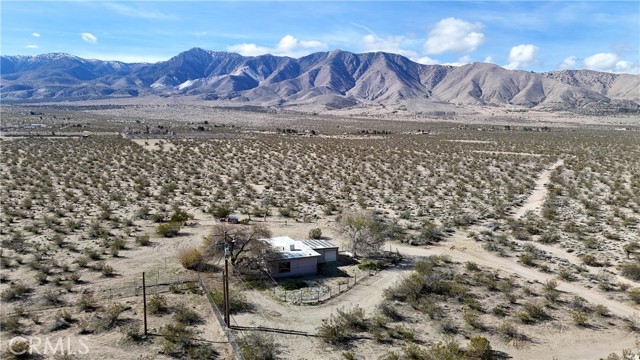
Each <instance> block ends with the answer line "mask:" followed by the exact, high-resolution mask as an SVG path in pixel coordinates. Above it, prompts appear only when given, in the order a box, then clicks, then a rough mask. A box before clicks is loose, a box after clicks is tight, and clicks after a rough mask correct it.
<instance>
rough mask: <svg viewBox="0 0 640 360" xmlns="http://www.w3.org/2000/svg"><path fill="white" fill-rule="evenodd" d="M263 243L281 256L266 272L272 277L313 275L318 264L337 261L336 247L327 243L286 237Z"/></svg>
mask: <svg viewBox="0 0 640 360" xmlns="http://www.w3.org/2000/svg"><path fill="white" fill-rule="evenodd" d="M263 241H264V242H266V243H268V244H269V245H271V247H273V248H274V249H275V250H277V251H278V252H279V253H280V255H281V259H280V260H276V261H272V262H271V263H270V265H269V269H268V270H269V273H270V274H271V276H273V277H286V276H303V275H314V274H316V273H317V272H318V264H322V263H325V262H335V261H337V260H338V247H337V246H335V245H333V244H331V243H330V242H328V241H324V240H320V241H318V240H307V241H297V240H293V239H292V238H290V237H288V236H280V237H274V238H271V239H263Z"/></svg>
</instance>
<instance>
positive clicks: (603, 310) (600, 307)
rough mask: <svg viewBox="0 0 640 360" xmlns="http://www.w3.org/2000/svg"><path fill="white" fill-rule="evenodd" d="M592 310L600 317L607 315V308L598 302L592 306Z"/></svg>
mask: <svg viewBox="0 0 640 360" xmlns="http://www.w3.org/2000/svg"><path fill="white" fill-rule="evenodd" d="M593 312H595V313H596V314H598V316H602V317H606V316H609V308H608V307H606V306H605V305H602V304H598V305H596V306H594V307H593Z"/></svg>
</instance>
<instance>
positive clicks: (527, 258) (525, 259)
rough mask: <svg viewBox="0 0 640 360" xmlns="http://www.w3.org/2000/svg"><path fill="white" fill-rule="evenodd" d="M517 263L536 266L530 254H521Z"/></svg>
mask: <svg viewBox="0 0 640 360" xmlns="http://www.w3.org/2000/svg"><path fill="white" fill-rule="evenodd" d="M518 261H519V262H520V263H522V265H526V266H536V263H535V261H534V257H533V255H531V254H522V255H520V256H518Z"/></svg>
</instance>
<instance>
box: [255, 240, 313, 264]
mask: <svg viewBox="0 0 640 360" xmlns="http://www.w3.org/2000/svg"><path fill="white" fill-rule="evenodd" d="M263 241H265V242H267V243H268V244H270V245H271V246H272V247H273V248H275V249H277V250H278V251H280V254H281V255H282V258H283V259H300V258H306V257H317V256H320V254H319V253H317V252H316V251H314V250H313V249H312V248H311V247H309V246H308V245H306V244H304V242H302V241H296V240H293V239H292V238H290V237H288V236H280V237H274V238H271V239H263ZM292 245H293V250H291V246H292Z"/></svg>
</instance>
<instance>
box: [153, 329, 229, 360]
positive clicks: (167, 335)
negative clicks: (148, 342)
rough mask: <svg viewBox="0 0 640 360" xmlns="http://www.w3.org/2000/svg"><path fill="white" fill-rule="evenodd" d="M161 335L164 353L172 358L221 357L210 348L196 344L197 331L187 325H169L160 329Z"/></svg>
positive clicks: (203, 359)
mask: <svg viewBox="0 0 640 360" xmlns="http://www.w3.org/2000/svg"><path fill="white" fill-rule="evenodd" d="M160 335H161V336H162V337H163V342H162V353H164V354H167V355H170V356H172V357H175V358H182V359H184V358H187V359H194V360H195V359H198V360H199V359H202V360H205V359H216V358H218V356H219V354H218V353H217V351H216V350H215V349H213V348H211V347H210V346H208V345H206V344H198V343H196V341H195V337H196V335H197V334H196V331H195V330H192V329H190V328H188V327H187V326H186V325H185V324H181V323H177V324H167V325H165V326H163V327H161V328H160Z"/></svg>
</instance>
